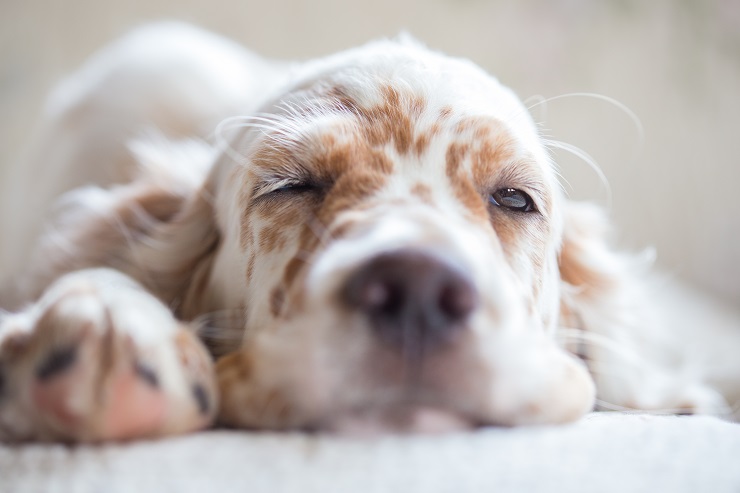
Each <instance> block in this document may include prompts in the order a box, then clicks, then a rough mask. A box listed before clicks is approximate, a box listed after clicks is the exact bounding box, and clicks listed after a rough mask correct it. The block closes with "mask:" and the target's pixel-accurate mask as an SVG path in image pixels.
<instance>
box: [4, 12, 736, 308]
mask: <svg viewBox="0 0 740 493" xmlns="http://www.w3.org/2000/svg"><path fill="white" fill-rule="evenodd" d="M160 19H180V20H185V21H190V22H193V23H196V24H199V25H201V26H203V27H206V28H208V29H211V30H214V31H216V32H219V33H221V34H223V35H225V36H228V37H230V38H233V39H235V40H237V41H239V42H241V43H243V44H244V45H246V46H247V47H249V48H251V49H253V50H255V51H257V52H259V53H262V54H264V55H267V56H271V57H279V58H288V59H302V58H309V57H315V56H320V55H324V54H328V53H331V52H334V51H337V50H341V49H343V48H347V47H350V46H353V45H357V44H360V43H363V42H365V41H367V40H370V39H373V38H377V37H381V36H393V35H395V34H397V33H399V32H400V31H407V32H409V33H411V34H412V35H414V36H415V37H417V38H418V39H420V40H421V41H423V42H424V43H426V44H428V45H429V46H430V47H432V48H434V49H437V50H441V51H444V52H447V53H449V54H452V55H457V56H463V57H467V58H470V59H472V60H473V61H475V62H476V63H478V64H479V65H481V66H482V67H484V68H485V69H486V70H488V71H489V72H491V73H493V74H495V75H496V76H497V77H499V79H501V81H502V82H504V83H505V84H507V85H509V86H510V87H512V88H513V89H514V90H515V91H516V92H517V93H518V94H519V95H520V96H521V97H522V98H523V99H525V100H527V101H528V103H530V104H533V105H535V106H534V107H533V109H532V112H533V115H534V117H535V119H536V120H537V121H539V122H542V128H543V132H544V133H545V134H546V135H548V136H549V137H551V138H554V139H557V140H560V141H564V142H567V143H569V144H572V145H575V146H578V147H579V148H581V149H583V150H584V151H585V152H586V153H588V154H590V155H591V156H592V157H593V158H594V159H595V160H596V161H597V162H598V164H599V166H600V167H601V169H602V170H603V172H604V174H605V175H606V176H607V178H608V181H609V186H610V188H611V197H612V198H611V199H610V197H609V192H608V189H607V187H605V185H604V184H603V183H602V182H601V181H600V180H599V178H598V175H597V173H595V172H594V171H593V170H591V169H590V168H589V167H588V166H587V165H586V164H584V163H583V162H582V161H580V160H578V159H576V158H574V157H573V156H571V155H569V154H567V153H565V152H562V151H561V152H557V153H556V154H555V156H556V158H557V161H558V162H559V164H560V165H561V166H562V168H563V174H564V177H565V179H566V180H567V182H568V184H566V185H565V186H566V189H567V190H568V192H569V193H570V194H571V196H572V197H575V198H579V199H589V200H596V201H598V202H600V203H602V204H604V205H605V206H607V207H609V208H610V210H611V213H612V216H613V218H614V220H615V222H616V224H617V227H618V236H617V241H618V243H619V244H620V245H621V246H623V247H625V248H627V249H630V250H641V249H643V248H645V247H648V246H654V247H655V248H656V251H657V262H658V265H659V266H660V267H661V268H662V269H663V270H665V271H667V272H670V273H672V274H675V276H677V277H678V278H681V279H684V280H687V281H688V282H690V283H691V284H693V285H694V286H697V287H699V288H701V289H702V290H704V291H706V292H709V293H711V294H712V295H713V296H714V297H715V298H717V299H720V300H722V301H723V303H724V304H725V305H726V306H730V307H733V308H735V309H740V200H738V199H737V191H738V188H740V2H739V1H737V0H707V1H692V0H675V1H670V0H651V1H649V2H646V1H643V0H602V1H595V0H526V1H514V0H511V1H498V0H408V1H407V0H373V1H372V2H370V1H365V2H354V1H348V0H315V1H311V2H309V1H301V0H269V1H260V2H258V1H251V0H208V1H203V0H199V1H194V0H146V1H144V0H127V1H125V2H123V1H118V2H109V1H104V0H64V1H57V0H52V1H49V0H0V115H2V117H0V180H7V178H6V177H5V175H6V174H7V169H8V167H9V166H10V165H11V164H13V163H17V162H19V161H20V160H21V159H22V157H23V154H24V152H25V150H26V148H27V146H28V144H29V143H30V140H31V136H32V135H33V130H34V128H36V126H37V123H38V121H39V119H40V117H41V114H42V109H43V104H44V99H45V96H46V94H47V93H48V91H49V90H50V88H51V87H52V86H53V85H54V83H55V82H56V81H58V80H59V79H60V78H61V77H63V76H64V75H65V74H67V73H69V72H70V71H72V70H74V69H75V68H76V67H78V66H79V65H80V64H81V63H82V62H83V61H84V60H85V58H86V57H87V56H89V55H90V54H91V53H92V52H93V51H94V50H95V49H97V48H98V47H100V46H101V45H103V44H104V43H107V42H109V41H111V40H112V39H114V38H115V37H117V36H119V35H121V34H122V33H124V32H125V31H126V30H128V29H130V28H131V27H132V26H136V25H139V24H142V23H144V22H146V21H150V20H160ZM573 93H595V94H599V95H603V96H606V97H608V98H613V99H614V100H615V101H616V102H618V103H617V104H615V103H610V102H608V101H607V100H606V99H604V98H595V97H587V96H575V95H574V96H566V97H560V98H557V96H561V95H566V94H573ZM553 97H556V98H555V99H553V100H552V101H549V102H548V103H546V104H543V103H541V101H542V100H543V98H553ZM538 103H539V104H538ZM620 105H624V106H626V107H627V108H629V109H630V110H631V111H632V112H634V114H635V115H636V116H637V117H638V118H639V124H638V123H635V121H634V119H633V118H632V117H631V116H630V114H629V112H627V111H625V110H624V109H622V108H621V107H620ZM640 127H642V129H641V128H640Z"/></svg>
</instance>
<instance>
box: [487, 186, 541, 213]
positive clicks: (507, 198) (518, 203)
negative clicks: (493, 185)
mask: <svg viewBox="0 0 740 493" xmlns="http://www.w3.org/2000/svg"><path fill="white" fill-rule="evenodd" d="M489 200H490V202H491V203H492V204H493V205H495V206H497V207H505V208H506V209H509V210H511V211H516V212H534V211H536V210H537V209H536V208H535V206H534V201H533V200H532V197H530V196H529V195H527V193H526V192H523V191H521V190H517V189H516V188H501V189H499V190H496V191H495V192H494V193H492V194H491V197H490V199H489Z"/></svg>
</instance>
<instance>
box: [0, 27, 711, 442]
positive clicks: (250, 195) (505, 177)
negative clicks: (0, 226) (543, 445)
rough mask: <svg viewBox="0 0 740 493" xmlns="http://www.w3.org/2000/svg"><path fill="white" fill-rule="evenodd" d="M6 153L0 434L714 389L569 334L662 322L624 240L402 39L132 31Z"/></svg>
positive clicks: (290, 424)
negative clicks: (27, 147) (326, 45)
mask: <svg viewBox="0 0 740 493" xmlns="http://www.w3.org/2000/svg"><path fill="white" fill-rule="evenodd" d="M18 176H19V178H18V180H17V181H16V182H15V183H14V184H13V187H14V191H15V195H12V196H9V197H11V198H10V200H8V204H10V206H6V208H5V211H4V212H5V213H6V215H7V216H8V221H7V222H8V224H9V226H8V234H5V235H3V238H2V242H3V252H4V253H3V255H4V258H3V260H4V265H5V272H4V273H3V274H4V278H5V281H4V287H3V289H2V291H1V292H0V296H1V297H0V306H2V307H3V308H5V309H6V313H4V315H3V316H2V319H0V338H1V339H0V340H1V341H2V342H1V344H2V345H1V346H0V371H1V372H2V373H1V374H0V376H1V378H0V382H2V385H0V389H1V392H2V396H1V397H2V398H1V399H0V437H2V438H3V439H5V440H63V441H101V440H115V439H131V438H137V437H152V436H164V435H172V434H177V433H183V432H187V431H191V430H195V429H199V428H203V427H206V426H209V425H211V424H212V423H214V422H216V421H217V422H219V423H221V424H224V425H227V426H233V427H241V428H250V429H276V430H282V429H318V430H338V431H341V432H345V431H349V432H352V431H358V430H359V431H362V430H368V429H370V430H385V431H404V432H407V431H410V432H436V431H444V430H454V429H461V428H470V427H477V426H484V425H505V426H513V425H528V424H550V423H553V424H554V423H563V422H569V421H573V420H576V419H578V418H579V417H580V416H582V415H583V414H584V413H586V412H588V411H590V410H591V409H592V408H593V406H594V402H595V396H596V393H597V392H598V395H599V399H600V402H609V403H611V404H612V405H619V406H626V407H630V408H643V409H673V410H676V411H684V412H721V411H722V410H723V409H724V408H725V400H724V399H723V397H722V396H721V395H720V394H719V393H718V392H717V390H716V389H713V388H711V387H710V386H709V385H707V384H706V383H705V382H703V381H701V380H699V379H696V380H691V379H686V378H684V376H682V375H680V374H676V373H673V369H672V368H671V366H670V365H668V366H661V365H659V364H657V363H656V362H655V361H653V362H652V363H653V364H651V365H637V366H635V365H631V366H630V367H629V369H628V368H627V367H628V366H629V365H628V364H627V363H625V361H626V360H627V359H629V358H628V356H630V357H631V356H632V353H631V352H629V354H628V355H627V356H625V355H624V354H623V353H620V352H619V351H616V352H615V351H609V350H607V349H608V347H609V346H608V345H598V344H583V343H582V342H583V341H593V340H596V339H598V338H599V337H600V338H602V339H604V340H607V341H627V342H628V343H629V342H630V341H641V340H642V339H643V338H644V337H645V333H651V331H660V330H663V331H665V329H662V328H660V327H655V326H652V325H651V320H652V319H651V318H650V317H651V315H650V313H649V312H650V306H649V304H648V303H646V299H645V296H643V294H642V293H643V291H642V281H641V278H640V276H639V275H638V274H636V269H635V267H634V262H633V260H632V259H630V258H629V257H628V256H625V255H621V254H618V253H616V252H614V251H613V250H612V249H611V248H610V247H609V246H608V245H607V242H606V240H605V236H606V230H607V227H606V226H607V220H606V218H605V216H604V215H603V214H602V212H601V211H600V210H599V209H598V208H597V207H595V206H594V205H591V204H586V203H577V202H573V201H569V200H567V199H566V198H565V197H564V195H563V193H562V191H561V189H560V187H559V184H558V180H557V171H556V168H555V165H554V163H553V161H552V159H551V157H550V155H549V154H548V150H547V149H546V147H545V145H544V143H543V139H542V138H541V137H540V135H539V134H538V131H537V127H536V125H535V124H534V122H533V121H532V118H531V117H530V115H529V113H528V109H527V108H526V107H525V106H523V104H522V103H521V102H520V100H519V99H518V98H517V97H516V96H515V95H514V93H512V92H511V91H510V90H508V89H507V88H505V87H503V86H502V85H501V84H500V83H499V82H498V81H497V80H496V79H494V78H493V77H491V76H490V75H488V74H487V73H485V72H484V71H483V70H481V69H480V68H478V67H476V66H475V65H474V64H472V63H471V62H469V61H466V60H460V59H453V58H449V57H446V56H443V55H441V54H438V53H435V52H432V51H429V50H427V49H425V48H424V47H422V46H421V45H419V44H418V43H416V42H415V41H413V40H409V39H400V40H393V41H378V42H374V43H370V44H368V45H366V46H362V47H360V48H357V49H353V50H349V51H346V52H342V53H339V54H337V55H334V56H330V57H327V58H323V59H319V60H315V61H309V62H306V63H295V64H291V63H281V62H273V61H268V60H264V59H261V58H259V57H257V56H256V55H253V54H251V53H249V52H246V51H245V50H243V49H242V48H240V47H238V46H236V45H234V44H231V43H230V42H228V41H226V40H223V39H220V38H218V37H215V36H213V35H211V34H208V33H204V32H201V31H199V30H197V29H195V28H192V27H189V26H185V25H180V24H172V23H166V24H157V25H153V26H148V27H144V28H141V29H139V30H137V31H134V32H133V33H131V34H129V35H128V36H127V37H125V38H124V39H122V40H121V41H119V42H117V43H115V44H114V45H112V46H110V47H108V48H106V49H104V50H103V51H102V52H100V53H99V54H98V55H96V56H95V57H93V59H92V60H91V61H90V62H89V63H88V64H87V65H86V66H84V67H83V68H82V69H81V70H80V71H79V72H78V73H77V74H75V75H73V76H72V77H70V78H69V79H67V80H66V81H64V82H63V83H62V84H61V85H60V86H59V88H58V89H57V90H56V91H55V92H54V94H53V95H52V97H51V99H50V102H49V110H48V115H47V119H46V125H45V127H44V129H43V131H42V134H41V136H40V138H39V142H38V144H37V146H36V154H35V157H34V159H33V160H32V161H31V162H30V163H29V164H27V165H26V166H25V167H24V168H23V169H22V170H20V171H19V173H18ZM42 224H44V226H42ZM640 346H641V343H640V342H634V343H633V344H632V346H628V347H637V348H638V349H639V348H640ZM589 365H591V366H592V368H591V370H593V371H591V372H589V368H588V366H589ZM596 366H598V371H596V369H595V368H596ZM620 372H623V373H624V378H618V379H615V378H613V376H614V374H617V373H620ZM597 389H598V390H597Z"/></svg>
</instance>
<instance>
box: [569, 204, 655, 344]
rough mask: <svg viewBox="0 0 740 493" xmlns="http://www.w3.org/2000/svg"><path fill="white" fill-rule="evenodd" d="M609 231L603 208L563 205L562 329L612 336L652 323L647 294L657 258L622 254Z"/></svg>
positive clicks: (649, 255) (647, 254)
mask: <svg viewBox="0 0 740 493" xmlns="http://www.w3.org/2000/svg"><path fill="white" fill-rule="evenodd" d="M609 225H610V222H609V220H608V218H607V216H606V213H605V212H604V210H603V209H602V208H600V207H599V206H596V205H594V204H591V203H586V202H574V201H569V202H567V203H566V205H565V223H564V231H563V243H562V247H561V251H560V258H559V267H560V278H561V322H560V325H561V326H562V327H566V328H578V329H581V330H588V331H589V332H597V333H602V334H610V333H612V332H614V331H615V330H616V331H618V330H619V329H620V327H621V328H625V327H631V326H635V324H646V323H649V321H648V320H649V317H650V314H649V313H648V312H647V308H648V307H647V305H646V303H645V300H644V296H645V292H644V290H645V279H646V277H647V272H648V271H649V268H650V266H651V264H652V256H653V255H652V254H651V252H646V254H644V255H630V254H625V253H622V252H618V251H617V250H616V249H614V248H613V247H612V246H611V245H610V242H609V236H610V232H611V231H610V227H609Z"/></svg>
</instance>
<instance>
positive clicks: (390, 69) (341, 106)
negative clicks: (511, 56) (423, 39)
mask: <svg viewBox="0 0 740 493" xmlns="http://www.w3.org/2000/svg"><path fill="white" fill-rule="evenodd" d="M307 71H308V72H309V73H310V74H311V75H310V76H306V77H303V78H300V77H299V78H298V79H299V82H297V83H296V84H295V85H294V87H293V88H292V90H289V91H287V93H286V94H284V96H283V98H282V99H281V101H280V103H279V104H278V105H277V107H278V108H279V111H282V112H283V113H284V114H285V113H287V117H288V118H287V120H289V121H290V124H291V126H292V128H293V129H294V130H298V132H294V133H295V134H296V138H300V137H304V138H306V137H307V138H310V139H313V144H314V145H312V146H309V147H310V148H311V150H313V151H315V152H321V151H322V150H325V149H326V146H323V147H322V146H321V143H322V138H321V137H322V136H324V135H330V136H329V137H327V138H328V139H329V140H330V141H331V142H336V140H337V139H354V140H357V137H361V138H363V140H365V142H367V143H368V144H369V145H371V146H372V147H374V148H379V147H382V146H386V147H387V148H388V149H387V150H388V151H391V153H392V154H395V156H404V155H416V156H419V155H421V154H423V153H425V152H427V151H429V150H430V149H432V150H434V148H435V147H437V148H438V149H437V150H438V151H441V152H442V153H445V152H446V151H447V148H448V147H449V145H450V144H452V143H460V142H465V141H467V142H472V143H475V141H477V142H481V141H484V140H489V141H490V140H496V141H497V142H498V143H499V144H503V143H505V144H506V146H507V147H508V148H509V151H510V152H511V153H513V154H516V155H517V156H512V157H520V158H525V157H526V158H528V159H530V160H535V161H539V162H541V163H542V164H543V165H544V164H546V163H547V162H548V160H547V158H546V155H545V153H544V151H543V148H542V145H541V143H540V139H539V136H538V133H537V130H536V127H535V125H534V123H533V122H532V120H531V117H530V116H529V113H528V111H527V109H526V108H525V107H524V106H523V105H522V103H521V102H520V100H519V99H518V98H517V97H516V95H515V94H514V93H513V92H512V91H510V90H509V89H508V88H506V87H504V86H503V85H501V84H500V83H499V82H498V81H497V80H496V79H495V78H493V77H491V76H490V75H489V74H487V73H485V72H484V71H483V70H481V69H480V68H479V67H477V66H476V65H474V64H473V63H471V62H469V61H467V60H461V59H455V58H450V57H447V56H444V55H441V54H438V53H434V52H431V51H429V50H427V49H425V48H423V47H421V46H419V45H416V44H413V43H412V44H408V43H397V42H390V41H385V42H379V43H375V44H371V45H368V46H365V47H361V48H359V49H355V50H350V51H349V52H345V53H343V54H340V55H338V56H336V57H332V58H330V59H329V60H325V61H323V62H321V63H320V64H319V66H318V67H315V66H313V67H309V69H308V70H307ZM280 105H282V107H281V106H280ZM286 108H288V109H289V111H287V112H286V111H285V110H286ZM297 108H298V110H296V109H297ZM317 137H318V138H317ZM323 141H326V139H323ZM437 154H439V152H438V153H437ZM525 154H526V156H525ZM395 156H392V157H395ZM395 161H396V162H399V161H400V160H398V159H396V160H395Z"/></svg>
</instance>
